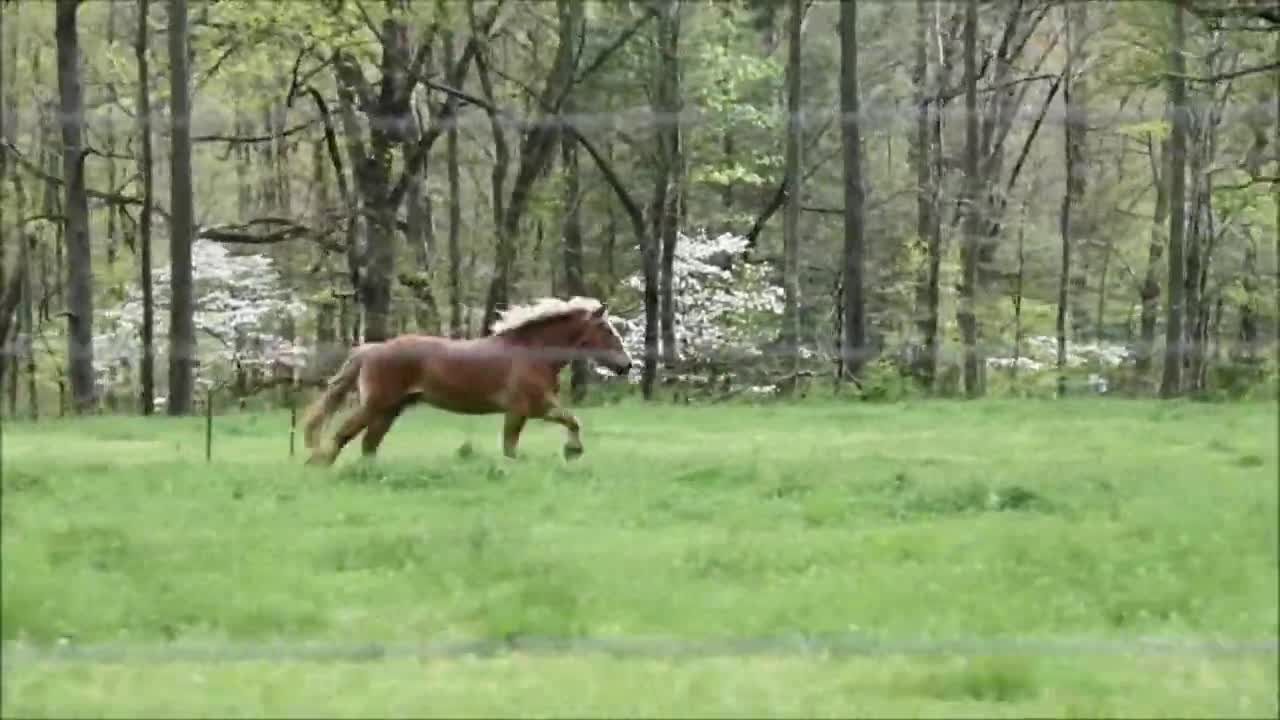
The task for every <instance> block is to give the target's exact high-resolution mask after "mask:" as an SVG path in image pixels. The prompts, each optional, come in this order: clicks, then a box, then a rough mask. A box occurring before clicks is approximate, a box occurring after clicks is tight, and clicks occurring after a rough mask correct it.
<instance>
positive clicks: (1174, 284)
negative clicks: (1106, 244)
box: [1160, 0, 1189, 398]
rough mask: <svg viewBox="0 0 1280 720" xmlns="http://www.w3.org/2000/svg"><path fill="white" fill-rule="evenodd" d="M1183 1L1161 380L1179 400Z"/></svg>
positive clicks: (1173, 88) (1172, 90)
mask: <svg viewBox="0 0 1280 720" xmlns="http://www.w3.org/2000/svg"><path fill="white" fill-rule="evenodd" d="M1182 2H1183V0H1174V3H1173V37H1172V47H1171V48H1170V51H1169V103H1170V104H1171V105H1172V112H1173V128H1172V131H1171V133H1170V136H1169V152H1170V156H1171V166H1170V173H1171V174H1170V176H1169V205H1170V212H1169V275H1168V280H1167V287H1168V295H1169V298H1168V302H1167V305H1166V307H1165V313H1166V316H1165V332H1164V335H1165V351H1164V373H1163V375H1162V377H1161V380H1160V395H1161V397H1166V398H1171V397H1176V396H1177V395H1179V394H1181V392H1182V364H1183V359H1184V357H1185V348H1184V347H1183V340H1184V333H1183V329H1182V323H1183V311H1184V307H1183V303H1184V295H1183V293H1184V292H1185V291H1186V286H1185V283H1184V280H1183V270H1184V262H1185V261H1184V259H1183V253H1182V242H1183V235H1184V232H1185V230H1186V202H1187V186H1186V181H1187V114H1188V112H1189V108H1188V107H1187V81H1186V77H1185V76H1186V71H1187V63H1186V58H1185V56H1184V55H1183V53H1184V52H1185V51H1186V37H1185V35H1186V32H1185V29H1184V27H1183V8H1182Z"/></svg>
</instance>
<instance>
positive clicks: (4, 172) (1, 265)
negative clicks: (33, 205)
mask: <svg viewBox="0 0 1280 720" xmlns="http://www.w3.org/2000/svg"><path fill="white" fill-rule="evenodd" d="M4 20H5V12H4V10H3V9H0V141H5V142H9V143H12V142H13V133H12V132H11V131H10V130H9V125H8V123H7V122H6V119H7V117H8V114H9V112H8V111H9V94H10V90H9V82H8V80H9V73H8V70H7V67H6V62H7V59H8V53H6V52H4V50H5V49H6V48H7V46H8V44H9V42H10V40H9V37H8V35H7V33H6V32H5V22H4ZM8 179H9V154H8V153H7V152H3V151H0V192H3V188H4V186H5V183H6V182H7V181H8ZM6 207H7V206H6V205H5V203H4V202H3V201H2V200H0V278H3V277H4V276H5V273H4V271H5V254H6V251H5V243H4V238H7V237H8V236H9V235H8V232H7V228H6V227H5V225H6V220H7V218H6V217H5V208H6ZM17 217H18V221H17V225H16V226H15V228H16V232H15V233H14V237H15V238H17V242H18V251H17V255H18V260H17V262H18V263H21V262H22V260H21V258H22V257H23V255H24V251H23V243H24V241H23V239H22V237H23V226H22V210H21V209H19V211H18V215H17ZM18 282H22V280H21V276H19V279H18ZM18 303H19V304H21V303H22V291H21V288H19V291H18ZM15 325H16V327H17V328H18V330H17V337H18V338H20V337H21V333H22V321H21V319H19V320H18V322H17V323H15ZM3 340H4V339H3V338H0V347H4V346H3ZM8 347H12V348H16V347H17V340H16V339H15V342H14V343H13V345H11V346H8ZM18 356H19V353H18V352H16V351H15V352H13V353H12V354H10V353H7V352H0V374H3V373H4V372H5V371H6V370H8V372H9V387H10V391H9V415H10V416H12V415H14V414H15V413H16V412H17V406H18ZM6 366H7V367H6Z"/></svg>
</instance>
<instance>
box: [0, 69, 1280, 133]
mask: <svg viewBox="0 0 1280 720" xmlns="http://www.w3.org/2000/svg"><path fill="white" fill-rule="evenodd" d="M1040 79H1046V80H1047V79H1048V78H1047V77H1046V78H1040ZM989 91H990V89H988V92H989ZM1039 100H1040V98H1039V97H1038V96H1032V99H1031V100H1029V101H1026V102H1023V103H1022V104H1021V105H1019V106H1018V108H1017V109H1015V110H1014V111H1013V118H1012V121H1013V122H1014V123H1015V124H1017V123H1026V124H1029V123H1032V122H1034V121H1035V120H1036V119H1037V118H1038V117H1039V116H1040V114H1041V112H1043V113H1044V118H1043V120H1042V121H1041V123H1042V124H1044V123H1048V124H1051V125H1054V124H1065V123H1067V122H1068V121H1073V120H1087V121H1088V122H1089V123H1090V125H1091V126H1097V125H1099V124H1100V123H1103V122H1112V123H1122V124H1129V123H1146V122H1152V121H1157V120H1164V119H1167V118H1168V115H1167V113H1166V111H1165V108H1164V106H1163V105H1160V106H1158V107H1153V108H1143V107H1136V108H1124V109H1106V110H1104V109H1100V108H1097V107H1086V108H1081V109H1077V108H1066V107H1061V106H1059V105H1058V104H1054V105H1051V106H1050V107H1049V108H1048V109H1044V108H1042V105H1041V103H1040V102H1039ZM464 104H465V101H464ZM1215 105H1216V103H1215V102H1214V100H1213V99H1212V98H1205V99H1203V100H1193V101H1188V102H1186V103H1184V104H1183V105H1180V106H1177V107H1180V108H1182V109H1185V110H1191V111H1195V112H1207V111H1208V110H1210V109H1213V108H1214V106H1215ZM912 107H913V105H912V102H911V100H910V98H902V99H898V100H894V101H877V99H875V98H868V99H867V101H865V102H864V103H863V104H862V107H861V109H860V110H859V112H857V113H850V112H845V111H842V110H841V109H840V108H839V107H838V106H836V105H834V104H833V105H832V106H830V107H809V108H805V109H802V110H801V111H799V112H798V113H796V119H797V122H798V124H799V126H800V127H801V128H804V129H815V128H818V127H823V126H830V125H832V124H834V123H835V122H836V121H839V122H842V123H843V122H853V121H856V122H857V123H858V125H859V127H860V128H862V129H863V130H864V131H867V130H873V131H874V130H886V129H895V128H901V129H908V128H912V127H914V124H915V122H916V120H915V117H914V114H913V112H912ZM29 108H34V109H29ZM975 112H976V113H977V115H978V117H979V118H980V119H986V120H990V119H991V118H992V117H993V116H994V115H996V114H997V111H996V110H992V109H989V108H986V107H980V108H979V109H978V110H976V111H975ZM1275 112H1276V109H1275V104H1274V103H1272V102H1271V101H1269V100H1259V101H1256V102H1236V103H1232V104H1231V105H1230V106H1229V107H1227V108H1224V109H1222V110H1221V120H1222V121H1231V120H1239V121H1248V122H1251V123H1254V124H1257V125H1259V126H1269V125H1270V124H1271V123H1272V122H1273V121H1274V115H1275ZM116 114H120V115H125V116H126V117H125V119H130V118H132V119H134V120H136V114H132V113H126V112H125V111H124V110H122V109H119V108H115V107H114V106H112V105H103V106H101V107H99V108H97V109H87V110H85V111H83V112H82V113H79V114H76V113H63V112H61V111H60V110H57V109H53V108H44V109H41V108H40V106H39V104H37V103H32V104H30V105H23V106H22V107H21V108H20V109H18V110H17V111H16V112H13V113H11V114H10V116H9V117H7V118H6V120H7V121H8V122H9V123H10V126H11V127H21V128H30V127H39V126H40V124H41V122H42V121H44V122H55V123H61V122H64V121H66V120H67V119H70V120H71V121H80V120H83V121H84V123H85V124H87V125H90V126H92V125H94V124H95V123H98V122H107V121H109V120H110V119H111V118H110V117H109V116H111V115H116ZM330 114H331V115H332V114H335V113H332V112H331V113H330ZM965 114H966V111H965V109H964V108H963V107H962V106H958V105H956V104H955V103H954V102H953V103H952V104H951V105H949V106H948V109H947V110H946V112H945V113H944V115H945V116H946V117H947V118H949V119H952V120H953V121H959V120H962V119H963V118H964V116H965ZM152 115H153V125H154V127H155V128H156V130H157V132H162V133H167V132H168V130H169V120H170V118H169V115H168V113H166V112H163V111H159V110H157V111H155V112H153V113H152ZM290 116H291V117H295V118H299V120H297V121H296V122H295V124H291V125H290V126H289V127H288V128H285V129H284V130H283V131H280V132H276V133H258V132H253V133H251V134H248V135H245V136H244V141H246V142H267V141H270V140H273V139H283V138H286V137H289V136H292V135H295V134H297V133H298V132H301V131H303V130H305V129H309V128H310V129H317V130H318V129H319V126H320V121H321V119H322V118H323V115H322V114H321V113H320V112H318V111H317V110H315V109H313V108H307V107H305V106H302V105H295V106H294V108H292V109H291V110H290ZM790 117H791V113H790V112H789V111H787V110H786V109H785V108H781V107H769V108H760V109H750V110H738V109H730V110H728V111H725V110H724V109H723V108H718V107H712V106H703V105H699V104H698V103H697V102H686V103H684V105H683V107H682V108H681V109H680V110H679V111H676V112H668V111H658V110H654V109H653V108H652V107H650V106H648V105H636V106H633V107H629V108H616V109H611V110H606V111H603V112H576V113H525V112H522V111H519V112H518V111H513V110H504V111H503V112H502V113H501V114H499V115H498V116H497V117H496V118H495V119H494V120H490V118H489V117H488V115H486V114H485V113H471V112H462V113H458V114H455V115H453V116H452V117H449V118H438V119H435V120H433V121H432V122H433V124H435V125H436V126H437V127H439V128H441V129H449V128H451V127H456V128H459V129H464V128H465V129H476V130H482V131H485V132H487V131H489V130H490V129H491V128H492V123H493V122H494V121H496V122H497V123H498V124H499V126H501V127H503V128H505V129H508V130H512V129H530V128H537V127H562V126H565V125H571V126H573V127H575V128H577V129H579V130H589V129H593V130H613V131H624V132H625V131H634V130H644V129H658V128H663V127H669V126H671V125H673V124H676V123H679V124H680V125H681V126H682V127H685V128H694V127H701V126H706V125H724V124H755V125H761V126H773V127H775V128H776V129H778V130H779V131H781V130H782V129H783V128H785V126H786V125H787V121H788V120H789V118H790ZM118 119H119V118H117V120H118ZM234 120H235V119H234V117H233V115H232V113H230V112H229V111H228V110H226V108H225V107H224V106H221V105H220V106H219V108H218V109H209V110H200V109H195V110H193V112H192V115H191V120H190V123H189V127H190V130H191V132H192V135H193V138H192V139H193V141H195V142H204V143H208V142H222V141H228V142H236V141H237V140H238V138H239V135H238V134H236V133H235V130H234V128H235V121H234ZM362 120H363V122H364V123H365V124H366V125H369V126H371V127H376V128H378V129H382V130H388V131H393V132H405V131H407V130H409V129H411V127H412V126H409V127H407V126H406V117H405V116H401V115H388V116H386V117H379V116H377V115H373V114H369V115H366V116H365V117H363V118H362ZM28 132H30V131H28Z"/></svg>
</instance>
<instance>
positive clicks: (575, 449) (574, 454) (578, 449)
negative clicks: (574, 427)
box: [564, 445, 582, 460]
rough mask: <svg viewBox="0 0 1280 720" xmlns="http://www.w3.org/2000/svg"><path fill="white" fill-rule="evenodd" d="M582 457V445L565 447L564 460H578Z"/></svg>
mask: <svg viewBox="0 0 1280 720" xmlns="http://www.w3.org/2000/svg"><path fill="white" fill-rule="evenodd" d="M580 457H582V446H581V445H565V446H564V459H565V460H577V459H578V458H580Z"/></svg>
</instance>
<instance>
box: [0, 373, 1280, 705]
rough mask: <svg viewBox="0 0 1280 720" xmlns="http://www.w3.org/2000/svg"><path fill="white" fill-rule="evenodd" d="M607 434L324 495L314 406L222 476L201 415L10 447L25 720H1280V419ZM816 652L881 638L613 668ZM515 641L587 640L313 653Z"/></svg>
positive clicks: (358, 480)
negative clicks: (303, 427) (575, 445)
mask: <svg viewBox="0 0 1280 720" xmlns="http://www.w3.org/2000/svg"><path fill="white" fill-rule="evenodd" d="M580 415H581V417H582V420H583V422H584V426H585V431H584V440H585V442H586V446H587V452H586V455H585V456H584V457H583V458H582V459H581V460H579V461H577V462H575V463H572V464H566V463H565V461H563V460H562V459H561V458H560V456H559V448H560V444H561V441H562V434H561V431H560V429H559V428H558V427H555V426H552V425H537V424H532V425H530V426H529V428H528V429H527V430H526V432H525V438H524V441H523V444H522V449H523V453H524V455H523V457H522V458H521V459H519V460H517V461H514V462H512V461H506V460H504V459H502V458H501V457H500V453H499V449H498V448H499V442H498V428H499V426H500V420H499V419H498V418H496V417H488V418H463V417H458V416H451V415H446V414H444V413H441V412H437V411H432V410H429V409H425V408H421V409H415V410H413V411H411V412H410V413H408V414H406V416H405V417H404V418H402V420H401V421H400V423H398V424H397V425H396V427H395V428H394V429H393V430H392V432H391V434H390V435H389V436H388V438H387V441H386V443H385V444H384V445H383V450H382V453H381V456H380V458H379V459H378V460H377V461H375V462H373V463H366V462H362V461H361V460H360V459H359V458H358V450H359V448H358V443H357V444H355V445H353V446H351V447H349V448H348V452H347V453H346V454H344V456H343V458H342V459H340V460H339V464H338V466H337V467H335V468H332V469H329V470H317V469H314V468H304V467H302V466H301V459H302V458H301V455H299V457H298V458H295V459H294V460H292V461H291V460H290V459H289V458H288V455H287V449H288V437H287V429H288V421H287V417H286V416H285V415H283V414H266V415H229V416H224V417H219V418H216V419H215V435H214V448H213V455H214V458H213V459H214V462H213V463H212V464H210V465H206V464H205V462H204V448H203V442H204V428H203V420H202V419H199V418H196V419H190V420H186V419H184V420H178V421H174V420H168V419H164V418H154V419H149V420H144V419H138V418H96V419H92V420H87V421H79V422H72V421H62V422H42V423H40V424H38V425H22V424H16V423H10V424H7V425H6V426H5V429H4V432H5V434H4V478H3V490H4V495H3V501H4V502H3V565H2V566H0V567H2V575H3V641H4V649H5V657H4V662H3V672H4V677H3V681H4V682H3V714H4V715H5V716H21V717H42V716H43V717H54V716H56V717H69V716H76V715H93V716H99V717H101V716H116V717H143V716H183V717H192V716H221V717H228V716H257V717H262V716H277V717H278V716H284V715H294V716H312V717H315V716H320V715H325V716H366V717H369V716H381V717H387V716H424V715H447V716H453V717H458V716H480V715H484V716H494V715H501V716H512V715H522V716H524V715H538V716H570V715H571V716H578V717H581V716H596V717H599V716H619V715H630V716H650V717H652V716H656V715H663V716H704V717H705V716H713V715H714V716H727V715H732V716H757V717H758V716H779V715H787V716H797V717H799V716H804V717H816V716H827V717H831V716H839V717H849V716H854V715H869V716H876V717H887V716H894V717H904V716H935V717H937V716H947V717H961V716H972V717H1029V716H1057V717H1062V716H1077V717H1102V716H1117V715H1128V716H1142V717H1152V716H1182V717H1189V716H1195V717H1208V716H1212V717H1222V716H1235V717H1275V716H1276V715H1277V712H1278V711H1280V707H1278V700H1277V695H1278V692H1280V687H1278V684H1277V671H1278V670H1280V668H1278V667H1277V635H1278V634H1280V628H1278V627H1277V624H1278V620H1277V611H1278V599H1277V593H1278V590H1277V586H1278V583H1280V577H1278V571H1277V564H1278V562H1280V557H1278V549H1277V543H1278V538H1277V471H1278V467H1277V448H1276V438H1277V417H1276V407H1275V405H1274V403H1259V404H1250V405H1226V404H1193V403H1158V402H1138V401H1121V400H1096V399H1095V400H1073V401H1063V402H1054V401H1043V402H1041V401H1008V402H1002V401H985V402H978V403H965V402H959V401H956V402H943V401H937V402H919V403H909V404H902V405H882V406H875V405H859V404H837V403H825V402H824V403H811V404H808V405H803V406H800V405H797V406H784V405H770V406H762V407H755V408H751V407H715V408H698V407H675V406H668V405H655V406H651V407H644V406H640V405H638V404H635V405H632V404H622V405H618V406H610V407H601V408H589V409H585V410H583V411H581V413H580ZM464 443H468V444H469V447H470V451H469V452H460V450H459V448H460V446H463V445H464ZM299 450H300V451H301V443H300V442H299ZM796 636H810V637H818V638H829V637H846V638H858V639H860V641H861V642H866V643H874V644H875V645H874V651H873V652H872V651H868V652H863V653H852V654H848V653H836V652H821V651H815V652H808V653H806V652H799V651H794V650H793V651H790V652H782V651H777V652H760V653H755V654H753V653H747V652H738V653H722V654H716V653H714V652H710V653H704V654H702V655H697V654H685V655H677V656H672V657H664V656H662V655H661V654H659V655H654V656H647V657H643V656H637V655H631V654H627V653H617V654H611V653H608V652H597V651H593V650H592V647H593V646H592V645H591V643H590V639H601V638H603V639H622V640H620V642H621V641H623V640H626V639H631V641H634V642H640V641H642V640H644V641H654V642H657V641H663V642H667V643H671V644H673V645H678V644H680V643H685V644H694V643H699V642H703V643H715V642H720V644H721V645H726V644H728V641H730V640H734V639H747V638H750V639H761V638H770V637H772V638H788V637H796ZM509 637H516V638H535V639H536V638H542V639H546V638H558V639H577V640H578V641H580V644H582V645H583V646H584V647H581V648H578V649H576V650H571V651H564V652H556V653H543V652H533V651H519V650H516V651H511V652H503V653H499V654H496V655H482V656H466V655H453V656H448V655H442V656H432V657H415V656H413V655H410V654H403V653H390V654H388V655H387V656H386V657H384V658H382V659H379V660H367V661H360V660H354V659H349V660H332V659H330V660H327V661H325V660H320V659H309V658H307V657H304V656H303V652H302V648H303V647H304V646H306V647H314V646H318V645H323V646H326V647H341V646H347V647H355V646H362V645H369V644H375V643H376V644H384V645H386V646H388V647H398V648H405V647H409V646H412V645H422V646H428V645H430V646H435V644H437V643H442V642H446V641H463V640H472V639H500V638H509ZM1153 640H1158V641H1160V642H1163V643H1167V644H1169V647H1166V648H1164V649H1161V648H1158V647H1148V646H1145V645H1142V643H1143V642H1150V641H1153ZM1014 641H1021V642H1023V643H1025V644H1024V645H1022V646H1017V647H1014V646H1011V643H1012V642H1014ZM949 643H950V644H954V648H955V649H954V651H953V652H951V653H945V652H941V651H938V650H939V648H940V647H942V646H944V645H946V644H949ZM1209 644H1217V646H1218V650H1217V651H1213V650H1211V649H1209V648H1208V647H1207V645H1209ZM58 648H63V649H64V650H65V649H67V648H73V649H74V648H80V649H85V650H86V651H96V652H101V653H104V654H105V657H104V658H102V659H98V660H94V661H90V660H87V659H84V658H80V659H75V658H67V657H63V656H59V655H57V654H56V652H55V651H56V650H57V649H58ZM192 648H199V649H203V650H204V651H207V652H209V653H211V654H212V655H211V656H210V657H208V658H205V659H200V658H199V657H195V656H193V655H192V652H193V650H192ZM246 648H257V650H256V651H255V652H257V655H256V656H255V657H248V658H241V659H239V660H236V659H235V658H234V657H232V656H234V655H236V654H237V653H238V652H243V651H245V649H246ZM264 648H265V649H264ZM930 648H932V649H933V650H935V652H926V651H925V650H928V649H930ZM220 654H221V655H222V656H225V657H222V656H220Z"/></svg>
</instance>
